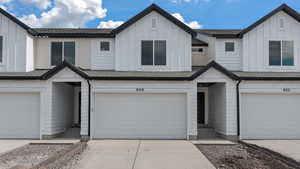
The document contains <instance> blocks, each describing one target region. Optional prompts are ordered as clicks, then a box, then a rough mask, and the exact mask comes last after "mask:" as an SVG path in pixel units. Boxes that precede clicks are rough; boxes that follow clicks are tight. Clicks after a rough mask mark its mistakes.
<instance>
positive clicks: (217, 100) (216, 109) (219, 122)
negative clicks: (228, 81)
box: [208, 83, 226, 135]
mask: <svg viewBox="0 0 300 169" xmlns="http://www.w3.org/2000/svg"><path fill="white" fill-rule="evenodd" d="M208 95H209V97H208V98H209V124H210V125H212V127H213V128H214V129H215V131H216V132H218V133H221V134H224V135H226V86H225V83H218V84H215V85H213V86H211V87H209V90H208Z"/></svg>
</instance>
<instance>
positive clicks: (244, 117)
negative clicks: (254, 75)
mask: <svg viewBox="0 0 300 169" xmlns="http://www.w3.org/2000/svg"><path fill="white" fill-rule="evenodd" d="M299 108H300V95H292V94H287V95H280V94H243V95H242V111H241V137H242V138H243V139H300V111H299V110H300V109H299Z"/></svg>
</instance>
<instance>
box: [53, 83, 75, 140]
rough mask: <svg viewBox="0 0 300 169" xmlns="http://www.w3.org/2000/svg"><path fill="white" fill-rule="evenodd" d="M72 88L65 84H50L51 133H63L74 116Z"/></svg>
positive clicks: (69, 125)
mask: <svg viewBox="0 0 300 169" xmlns="http://www.w3.org/2000/svg"><path fill="white" fill-rule="evenodd" d="M73 98H74V88H73V87H72V86H70V85H68V84H66V83H53V84H52V98H51V99H52V113H51V119H52V123H51V125H52V133H54V134H57V133H62V132H65V131H66V130H67V129H68V128H69V127H71V125H72V122H73V116H74V102H73Z"/></svg>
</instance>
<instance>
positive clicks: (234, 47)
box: [224, 41, 236, 53]
mask: <svg viewBox="0 0 300 169" xmlns="http://www.w3.org/2000/svg"><path fill="white" fill-rule="evenodd" d="M226 43H233V51H226ZM224 50H225V53H235V51H236V43H235V42H234V41H225V42H224Z"/></svg>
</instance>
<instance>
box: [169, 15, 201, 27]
mask: <svg viewBox="0 0 300 169" xmlns="http://www.w3.org/2000/svg"><path fill="white" fill-rule="evenodd" d="M172 15H173V16H174V17H175V18H177V19H178V20H180V21H181V22H183V23H185V24H186V25H187V26H189V27H191V28H193V29H200V28H202V25H200V24H199V23H198V22H197V21H191V22H185V20H184V18H183V16H182V15H181V14H180V13H174V14H172Z"/></svg>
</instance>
